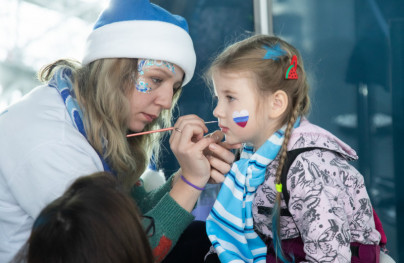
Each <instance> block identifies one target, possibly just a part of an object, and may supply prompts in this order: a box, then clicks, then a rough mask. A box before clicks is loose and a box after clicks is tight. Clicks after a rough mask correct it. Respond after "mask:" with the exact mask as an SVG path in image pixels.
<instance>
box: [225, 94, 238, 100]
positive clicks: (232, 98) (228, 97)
mask: <svg viewBox="0 0 404 263" xmlns="http://www.w3.org/2000/svg"><path fill="white" fill-rule="evenodd" d="M226 98H227V100H228V101H233V100H235V99H236V98H234V97H232V96H230V95H227V96H226Z"/></svg>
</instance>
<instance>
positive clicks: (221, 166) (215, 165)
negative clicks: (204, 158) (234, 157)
mask: <svg viewBox="0 0 404 263" xmlns="http://www.w3.org/2000/svg"><path fill="white" fill-rule="evenodd" d="M208 160H209V163H210V166H211V167H212V169H214V170H216V171H217V172H218V173H221V174H223V175H224V174H227V173H228V172H229V171H230V169H231V162H225V161H223V160H221V159H219V158H216V157H214V156H208Z"/></svg>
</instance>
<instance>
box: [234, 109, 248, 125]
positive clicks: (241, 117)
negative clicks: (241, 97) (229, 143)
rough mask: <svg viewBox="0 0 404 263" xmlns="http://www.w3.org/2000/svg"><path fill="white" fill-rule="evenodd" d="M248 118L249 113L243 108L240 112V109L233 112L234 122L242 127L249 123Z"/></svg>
mask: <svg viewBox="0 0 404 263" xmlns="http://www.w3.org/2000/svg"><path fill="white" fill-rule="evenodd" d="M248 118H249V114H248V111H247V110H242V111H240V112H238V111H235V112H233V120H234V122H235V123H236V124H237V125H238V126H240V127H242V128H244V127H245V126H246V125H247V122H248Z"/></svg>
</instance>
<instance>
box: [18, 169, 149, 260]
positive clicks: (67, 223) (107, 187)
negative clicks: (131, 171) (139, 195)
mask: <svg viewBox="0 0 404 263" xmlns="http://www.w3.org/2000/svg"><path fill="white" fill-rule="evenodd" d="M21 253H24V257H26V261H27V262H28V263H46V262H59V263H80V262H82V263H84V262H85V263H91V262H94V263H109V262H110V263H112V262H122V263H124V262H127V263H132V262H133V263H134V262H139V263H151V262H153V254H152V250H151V247H150V245H149V241H148V239H147V236H146V234H145V232H144V230H143V227H142V224H141V220H140V217H139V212H138V209H137V207H136V205H135V203H134V201H133V200H132V199H131V198H130V197H129V196H128V195H127V194H125V193H123V192H122V189H121V187H120V186H119V184H118V182H117V180H116V179H115V177H114V176H113V175H111V174H109V173H106V172H99V173H95V174H93V175H90V176H84V177H81V178H78V179H77V180H76V181H75V182H74V183H73V184H72V185H71V186H70V187H69V188H68V189H67V191H66V192H65V193H64V194H63V195H62V196H61V197H60V198H58V199H56V200H55V201H53V202H52V203H50V204H49V205H47V206H46V207H45V208H44V209H43V210H42V211H41V213H40V214H39V216H38V217H37V219H36V220H35V222H34V225H33V228H32V232H31V236H30V238H29V240H28V241H27V245H26V250H25V251H24V252H21ZM19 257H22V254H20V255H19ZM15 262H18V261H15Z"/></svg>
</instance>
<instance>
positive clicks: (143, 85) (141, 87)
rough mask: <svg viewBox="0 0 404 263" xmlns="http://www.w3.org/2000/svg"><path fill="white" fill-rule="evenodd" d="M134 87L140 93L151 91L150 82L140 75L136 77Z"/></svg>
mask: <svg viewBox="0 0 404 263" xmlns="http://www.w3.org/2000/svg"><path fill="white" fill-rule="evenodd" d="M135 87H136V90H137V91H139V92H142V93H150V92H151V91H152V88H151V86H150V84H149V83H147V82H146V81H144V79H143V78H142V77H139V78H137V80H136V84H135Z"/></svg>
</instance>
